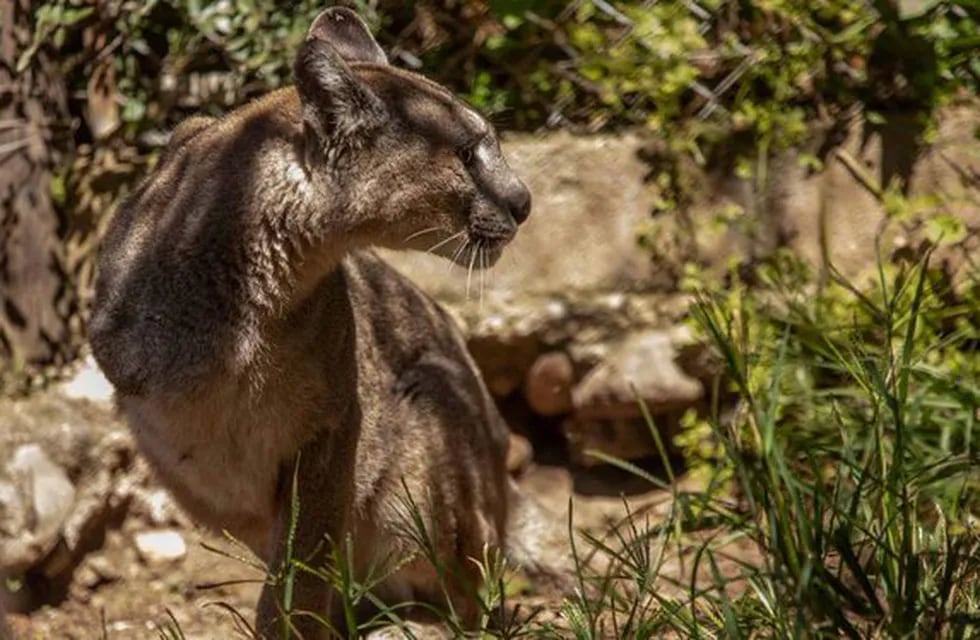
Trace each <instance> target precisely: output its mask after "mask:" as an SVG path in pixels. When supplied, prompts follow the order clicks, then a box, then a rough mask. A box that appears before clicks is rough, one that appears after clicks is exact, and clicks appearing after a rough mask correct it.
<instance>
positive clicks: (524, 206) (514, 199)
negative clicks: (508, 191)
mask: <svg viewBox="0 0 980 640" xmlns="http://www.w3.org/2000/svg"><path fill="white" fill-rule="evenodd" d="M509 201H510V206H509V208H510V215H512V216H513V217H514V222H516V223H517V224H521V223H522V222H524V221H525V220H527V217H528V216H529V215H531V192H530V191H528V188H527V187H525V186H524V185H523V184H520V185H519V187H518V188H517V189H515V190H514V193H513V194H512V195H511V197H510V198H509Z"/></svg>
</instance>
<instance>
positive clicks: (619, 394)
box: [572, 330, 704, 420]
mask: <svg viewBox="0 0 980 640" xmlns="http://www.w3.org/2000/svg"><path fill="white" fill-rule="evenodd" d="M682 337H683V336H682ZM677 340H678V336H677V334H676V333H672V332H670V331H659V330H653V331H646V332H643V333H637V334H635V335H631V336H629V337H627V338H626V339H625V340H624V341H623V342H622V343H620V344H619V345H617V346H616V347H614V348H613V349H611V350H610V351H609V354H608V355H607V357H606V360H605V362H603V363H602V364H600V365H599V366H597V367H596V368H594V369H593V370H592V371H590V372H589V373H588V374H586V376H585V378H583V380H582V382H580V383H579V385H578V386H577V387H575V389H574V390H573V392H572V402H573V404H574V406H575V416H576V418H577V419H579V420H595V419H600V420H602V419H622V418H626V419H628V418H636V417H640V416H642V411H641V409H640V405H639V403H638V399H639V400H642V401H643V402H644V403H645V404H646V406H647V408H648V409H649V410H650V411H651V412H652V413H659V412H663V411H667V410H672V409H677V408H682V407H687V406H691V405H692V404H694V403H695V402H697V401H698V400H700V399H701V397H702V396H703V395H704V387H703V385H702V384H701V383H700V382H699V381H698V380H695V379H694V378H692V377H690V376H689V375H687V373H685V372H684V371H682V370H681V369H680V367H678V366H677V363H676V362H675V358H676V356H677V348H676V347H675V342H676V341H677Z"/></svg>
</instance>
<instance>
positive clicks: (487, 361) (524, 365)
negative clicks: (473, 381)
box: [467, 336, 538, 398]
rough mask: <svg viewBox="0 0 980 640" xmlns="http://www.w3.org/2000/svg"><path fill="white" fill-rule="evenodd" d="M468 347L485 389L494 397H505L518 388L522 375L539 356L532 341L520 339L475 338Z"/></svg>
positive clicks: (535, 343) (530, 339) (534, 342)
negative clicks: (481, 375) (484, 383)
mask: <svg viewBox="0 0 980 640" xmlns="http://www.w3.org/2000/svg"><path fill="white" fill-rule="evenodd" d="M467 346H468V347H469V350H470V353H471V354H472V355H473V359H474V360H475V361H476V363H477V365H478V366H479V367H480V371H481V372H482V373H483V380H484V381H485V382H486V383H487V388H488V389H489V390H490V393H492V394H493V395H494V396H495V397H497V398H504V397H506V396H508V395H510V394H511V393H513V392H514V391H515V390H516V389H518V388H519V387H520V386H521V382H522V381H523V380H524V373H525V372H526V371H527V370H528V368H529V367H530V366H531V363H533V362H534V358H535V356H536V355H537V353H538V344H537V341H536V340H535V339H533V338H524V337H519V336H514V337H510V338H508V337H505V336H497V337H496V338H493V339H484V338H481V337H474V338H471V339H470V341H469V343H468V345H467Z"/></svg>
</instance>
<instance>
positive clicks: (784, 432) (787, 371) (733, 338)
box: [161, 257, 980, 640]
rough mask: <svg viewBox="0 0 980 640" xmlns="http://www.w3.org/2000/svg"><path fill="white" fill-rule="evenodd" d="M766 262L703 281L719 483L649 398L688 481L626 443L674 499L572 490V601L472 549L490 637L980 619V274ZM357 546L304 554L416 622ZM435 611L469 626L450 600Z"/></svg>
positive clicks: (964, 630)
mask: <svg viewBox="0 0 980 640" xmlns="http://www.w3.org/2000/svg"><path fill="white" fill-rule="evenodd" d="M756 276H757V280H756V282H755V283H754V285H753V287H751V288H749V287H745V286H743V285H741V284H739V283H737V282H735V283H734V284H729V285H728V286H727V287H726V288H724V289H722V288H715V289H702V290H701V291H700V293H699V297H698V301H697V303H696V304H695V305H694V307H693V309H692V320H693V321H694V322H695V323H696V325H697V326H698V327H699V329H700V330H701V331H702V333H703V335H704V336H705V338H706V340H707V341H708V342H709V343H710V345H711V346H712V347H713V349H714V351H715V352H716V354H717V356H718V360H719V362H720V363H721V367H722V369H723V375H721V376H719V379H718V383H717V385H716V388H715V389H714V391H715V393H714V396H715V398H716V402H715V408H714V410H713V411H712V412H710V415H709V416H708V417H700V418H698V417H695V418H692V419H691V420H689V421H687V423H686V424H687V429H688V433H687V434H686V436H687V439H686V440H684V438H683V437H682V438H681V439H682V440H684V441H685V442H690V440H691V439H690V435H691V434H692V433H693V434H697V435H698V437H699V438H700V439H703V440H705V441H708V442H710V445H711V446H708V447H696V448H694V449H691V450H690V451H688V458H689V459H688V460H687V462H688V467H689V468H692V469H695V470H698V471H696V472H697V473H700V475H701V480H702V481H701V483H700V485H699V488H698V489H696V490H686V491H685V490H681V488H680V487H681V486H682V485H681V484H679V483H678V482H675V480H676V477H675V476H676V475H677V472H675V470H674V469H672V468H671V466H670V459H671V458H670V457H669V456H668V455H667V447H666V446H665V445H664V443H662V442H661V441H660V439H659V435H658V433H657V431H656V429H655V425H654V421H653V418H652V417H650V416H649V415H648V423H649V426H650V428H651V429H652V431H653V433H654V435H655V438H656V439H657V440H656V441H657V443H658V446H659V447H660V450H661V454H662V460H663V463H664V465H665V467H666V478H667V479H668V481H667V482H664V481H662V480H660V479H658V478H657V477H655V476H653V475H650V474H648V473H647V472H646V471H644V470H642V469H639V468H636V467H634V466H632V465H630V464H629V463H626V462H623V461H619V460H614V459H607V462H609V463H612V464H616V465H618V466H620V467H622V468H625V469H628V470H630V471H632V472H633V473H636V474H638V475H640V476H641V477H644V478H647V479H648V480H649V481H650V483H651V488H659V489H661V490H662V491H666V492H669V494H670V495H669V497H670V498H671V501H670V507H669V509H668V511H667V513H666V514H661V515H660V516H658V517H656V518H654V517H652V516H651V514H650V512H649V511H644V510H635V509H632V508H631V507H630V504H629V503H627V502H625V501H624V513H625V517H624V518H623V519H622V520H621V521H620V522H619V523H617V524H616V525H615V526H613V527H611V528H610V530H608V531H587V532H577V531H576V527H575V524H574V513H573V511H572V510H571V509H570V516H569V523H568V527H569V538H570V547H571V549H572V550H573V552H574V554H575V558H576V560H577V562H576V571H575V576H574V579H575V582H576V585H577V588H576V593H575V594H574V595H571V596H568V597H566V598H565V599H564V600H563V601H561V602H554V603H553V606H552V607H551V608H552V609H553V610H554V611H556V612H558V613H559V615H558V617H557V619H555V618H554V616H551V617H549V616H543V615H534V612H532V611H529V610H528V609H526V608H525V609H524V614H526V615H520V614H518V615H515V614H514V605H513V593H514V591H515V590H516V589H515V588H514V586H513V584H512V583H511V582H510V581H511V580H512V578H513V576H515V575H517V572H516V571H515V570H514V568H513V567H509V566H508V564H507V562H506V560H505V559H504V558H503V557H502V556H501V555H500V554H499V553H496V552H494V551H493V550H489V549H488V550H487V551H486V553H485V554H484V557H482V558H476V559H473V561H474V562H477V564H478V565H479V566H480V570H481V572H482V575H483V577H484V581H485V586H484V588H483V589H482V590H481V591H480V592H479V593H475V594H473V598H474V599H475V600H476V601H477V602H478V604H479V606H480V611H481V612H482V616H481V618H480V629H478V630H472V631H470V634H471V635H472V636H475V637H500V638H517V637H532V638H568V637H573V638H580V639H583V640H588V639H598V638H659V637H676V638H699V639H700V638H757V637H766V638H770V637H772V638H823V637H827V638H830V637H833V638H837V637H849V638H879V637H880V638H968V637H976V636H978V635H980V631H978V630H980V529H978V527H977V525H976V524H975V519H974V513H975V511H976V507H977V505H978V493H977V491H976V487H977V480H978V474H977V469H978V467H977V454H976V452H975V448H976V447H975V445H974V435H973V431H974V427H975V425H976V421H977V419H978V407H980V384H978V381H980V358H978V351H977V348H978V344H980V341H978V336H980V332H978V322H980V316H978V313H977V311H978V309H980V304H978V300H980V280H978V279H976V278H974V279H973V280H972V281H968V282H966V283H959V284H958V285H957V287H956V288H954V287H953V286H952V284H950V283H949V282H947V281H945V280H944V279H943V278H942V277H941V274H940V272H938V271H936V270H933V269H931V268H929V267H928V262H927V261H923V262H922V263H919V264H908V263H906V264H901V265H897V266H896V265H890V266H889V265H884V264H883V265H882V266H881V267H880V268H879V270H878V274H877V278H876V280H875V281H874V282H872V283H870V284H869V285H867V286H863V287H857V286H855V285H853V284H851V283H848V282H846V281H844V280H842V279H839V278H833V279H831V280H830V281H828V282H826V283H822V284H819V283H815V281H814V280H813V279H812V278H810V277H809V276H808V275H807V273H806V270H805V268H803V267H802V266H801V265H800V264H799V263H798V262H796V261H794V260H791V259H789V258H786V257H782V258H780V259H779V260H777V261H776V262H774V263H772V264H770V265H768V266H765V267H763V268H761V269H760V270H759V271H758V273H757V274H756ZM730 398H735V402H734V403H731V402H728V401H727V400H726V399H730ZM726 408H727V410H726ZM682 435H685V434H682ZM694 451H697V452H700V453H694ZM705 451H707V452H709V453H708V454H705V453H704V452H705ZM597 455H599V454H597ZM698 456H701V458H700V459H697V458H698ZM295 507H297V508H298V505H295ZM403 507H404V516H405V522H406V525H405V531H406V535H407V536H408V537H409V539H411V540H412V541H413V542H414V544H415V546H416V547H417V548H418V554H417V557H422V558H425V559H426V560H427V561H429V562H430V563H432V564H433V566H434V567H435V568H436V573H437V574H438V575H439V576H440V579H441V580H443V581H448V580H451V579H452V576H451V570H450V569H449V568H448V567H445V566H443V565H442V564H441V563H440V560H439V558H438V557H437V556H436V555H435V552H434V549H435V548H436V546H435V545H434V544H433V541H432V535H434V532H431V531H428V530H427V528H426V525H425V521H424V520H423V518H421V516H420V514H419V510H418V508H417V506H416V503H415V502H414V500H413V498H412V496H410V495H408V494H407V492H406V496H405V501H404V504H403ZM349 544H350V542H349V541H348V545H349ZM347 549H348V551H349V546H348V548H347ZM346 557H349V554H346V555H345V554H342V553H335V554H334V560H333V564H332V567H328V568H320V567H308V566H305V565H303V564H302V563H301V562H299V561H297V560H294V561H292V562H291V563H290V564H291V565H293V566H294V568H295V570H302V571H312V572H314V573H316V574H317V575H319V576H321V577H322V578H323V579H324V581H325V583H328V584H330V585H332V586H333V588H335V589H336V590H337V592H338V593H339V594H340V602H341V606H343V607H344V610H345V612H348V620H349V621H350V622H352V623H353V622H354V617H353V611H354V610H355V609H357V607H358V605H359V604H360V603H361V602H362V601H364V599H368V600H370V601H371V602H372V603H373V604H374V605H375V606H376V608H377V609H378V611H379V613H378V615H377V616H376V617H375V618H374V619H372V620H370V621H360V622H361V624H362V626H361V629H364V628H365V625H367V626H371V627H373V626H378V625H380V624H395V625H400V624H403V617H402V616H403V615H404V614H405V613H406V611H405V609H404V607H405V605H398V606H395V607H390V606H387V605H386V604H385V603H382V602H381V601H379V600H377V598H374V597H373V596H372V595H371V586H372V584H375V583H376V581H377V580H378V579H380V578H381V577H383V576H384V575H385V573H384V571H380V572H378V573H376V574H374V575H373V577H368V578H367V579H363V578H362V579H361V581H360V582H359V581H358V577H357V576H355V575H354V573H353V570H352V568H351V567H350V565H349V563H348V562H347V560H346V559H345V558H346ZM392 566H397V565H392ZM285 575H287V576H288V575H290V573H289V570H287V572H286V574H285ZM444 584H445V582H444ZM283 605H284V606H283V610H284V611H287V612H290V607H289V603H288V602H284V603H283ZM426 611H428V612H429V613H430V614H433V615H435V616H437V617H438V618H439V619H441V620H443V621H444V622H445V625H446V627H447V628H448V629H449V630H451V631H452V632H453V633H454V634H455V635H458V636H459V635H463V634H464V633H466V630H464V629H463V626H462V624H461V622H460V621H459V619H458V617H457V616H456V613H455V612H454V611H453V609H452V606H451V604H447V606H444V607H437V606H431V605H427V606H426ZM291 613H292V614H293V615H296V613H297V612H291ZM173 625H175V623H174V622H173V621H171V626H173ZM355 626H356V625H355ZM178 632H179V630H178V631H171V632H170V633H169V635H164V634H161V637H165V638H178V637H180V636H179V635H176V634H177V633H178Z"/></svg>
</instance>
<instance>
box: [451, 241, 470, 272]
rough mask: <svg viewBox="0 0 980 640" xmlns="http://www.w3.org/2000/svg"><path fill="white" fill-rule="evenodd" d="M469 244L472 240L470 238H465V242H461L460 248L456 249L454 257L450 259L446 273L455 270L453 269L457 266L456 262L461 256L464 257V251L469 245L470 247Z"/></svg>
mask: <svg viewBox="0 0 980 640" xmlns="http://www.w3.org/2000/svg"><path fill="white" fill-rule="evenodd" d="M469 243H470V239H469V238H465V239H464V240H463V242H461V243H460V244H459V246H457V247H456V250H455V251H453V255H452V256H450V258H449V266H448V267H446V271H452V270H453V267H455V266H456V260H458V259H459V257H460V256H461V255H463V251H464V250H465V249H466V247H467V245H469Z"/></svg>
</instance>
